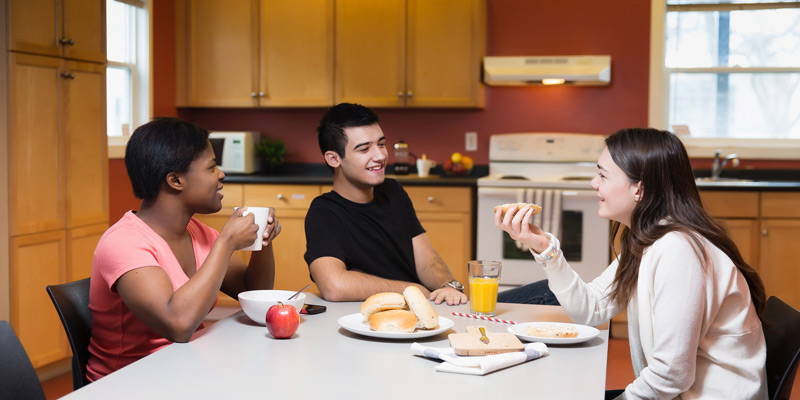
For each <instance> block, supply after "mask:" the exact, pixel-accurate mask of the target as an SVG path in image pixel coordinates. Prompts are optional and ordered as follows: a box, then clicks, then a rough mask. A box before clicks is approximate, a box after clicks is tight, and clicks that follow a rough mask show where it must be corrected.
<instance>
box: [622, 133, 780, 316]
mask: <svg viewBox="0 0 800 400" xmlns="http://www.w3.org/2000/svg"><path fill="white" fill-rule="evenodd" d="M606 146H607V147H608V151H609V153H610V154H611V158H612V159H613V160H614V162H615V163H616V164H617V166H619V167H620V169H622V171H623V172H625V175H627V176H628V178H629V179H630V181H631V183H636V182H641V183H642V197H641V199H640V201H639V202H638V203H637V204H636V207H635V208H634V210H633V216H632V217H631V226H630V228H628V229H621V228H624V227H623V226H622V225H621V224H620V223H619V222H614V223H613V224H612V228H611V229H612V230H611V245H612V251H614V250H613V248H614V246H613V243H614V238H615V237H616V236H617V235H618V234H619V235H620V261H619V268H618V269H617V274H616V277H615V278H614V285H615V286H614V291H613V292H612V294H611V299H612V300H615V301H616V302H617V304H620V305H621V306H623V307H624V306H626V305H627V304H628V302H629V301H630V298H631V296H632V294H633V292H634V290H635V289H636V284H637V279H638V275H639V264H640V263H641V260H642V255H643V254H644V251H645V250H646V249H647V248H648V247H650V246H651V245H652V244H653V243H654V242H655V241H656V240H658V239H660V238H661V237H662V236H664V235H665V234H667V233H669V232H675V231H677V232H681V233H684V234H685V235H686V236H687V237H688V238H691V239H692V245H693V247H694V249H695V253H696V254H697V256H698V258H702V260H703V262H705V263H708V261H709V257H708V254H707V253H706V251H705V247H704V246H703V245H702V242H701V239H700V237H703V238H705V239H707V240H708V241H709V242H711V243H712V244H713V245H714V246H716V247H718V248H719V249H720V250H722V251H723V252H724V253H725V254H727V255H728V257H730V259H731V260H732V261H733V263H734V264H735V265H736V267H737V268H738V269H739V271H740V272H741V273H742V275H744V278H745V279H746V280H747V286H748V287H749V288H750V297H751V298H752V300H753V305H754V306H755V309H756V312H757V313H758V315H759V316H760V315H761V310H762V309H763V308H764V303H765V302H766V292H765V290H764V283H763V282H762V281H761V278H760V277H759V276H758V273H757V272H756V270H755V269H753V267H751V266H749V265H747V263H746V262H745V261H744V259H743V258H742V255H741V254H740V253H739V249H738V248H737V247H736V245H735V244H734V243H733V240H731V238H730V237H729V236H728V234H727V232H726V229H725V227H724V226H723V225H721V224H720V223H718V222H716V221H715V220H714V219H712V218H711V217H710V216H709V215H708V213H707V212H706V210H705V209H704V208H703V205H702V203H701V201H700V193H698V191H697V185H696V184H695V179H694V173H693V172H692V167H691V164H690V162H689V156H688V154H687V153H686V148H684V147H683V143H681V141H680V140H679V139H678V138H677V137H676V136H675V135H673V134H672V133H670V132H667V131H660V130H657V129H651V128H632V129H623V130H620V131H618V132H616V133H615V134H613V135H611V136H609V137H608V138H606ZM664 219H668V220H669V223H668V224H661V223H660V222H661V221H662V220H664ZM698 235H699V236H700V237H699V236H698Z"/></svg>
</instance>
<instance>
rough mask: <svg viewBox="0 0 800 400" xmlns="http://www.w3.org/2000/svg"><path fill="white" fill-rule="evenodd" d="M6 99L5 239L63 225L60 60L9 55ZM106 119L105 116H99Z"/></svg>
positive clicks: (62, 226)
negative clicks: (6, 207) (6, 181)
mask: <svg viewBox="0 0 800 400" xmlns="http://www.w3.org/2000/svg"><path fill="white" fill-rule="evenodd" d="M9 59H10V64H11V66H10V69H9V76H10V78H11V79H9V96H8V107H9V112H8V119H9V125H8V131H9V132H8V133H9V134H8V144H9V146H8V161H9V163H8V171H9V192H8V197H9V219H10V220H11V224H10V226H11V228H10V232H9V233H10V234H11V235H12V236H16V235H24V234H29V233H34V232H43V231H48V230H55V229H62V228H64V226H65V206H64V190H63V188H64V180H63V173H64V164H63V158H62V156H61V148H62V145H63V144H62V138H61V136H60V135H59V132H60V129H59V109H60V108H61V105H60V99H59V90H60V87H61V81H62V80H65V79H67V78H64V77H62V76H61V72H63V71H62V68H61V67H62V63H63V59H60V58H54V57H43V56H35V55H30V54H15V53H11V55H10V57H9ZM103 115H105V113H103Z"/></svg>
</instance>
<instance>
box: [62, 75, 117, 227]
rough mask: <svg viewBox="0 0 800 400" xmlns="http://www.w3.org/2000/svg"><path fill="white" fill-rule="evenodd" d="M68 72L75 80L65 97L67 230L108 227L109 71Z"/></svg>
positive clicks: (66, 82)
mask: <svg viewBox="0 0 800 400" xmlns="http://www.w3.org/2000/svg"><path fill="white" fill-rule="evenodd" d="M65 72H66V73H67V74H71V76H74V78H68V79H64V80H63V82H64V90H63V96H62V97H63V102H62V103H63V105H64V106H63V110H64V119H63V120H64V122H63V135H62V136H63V137H64V155H65V157H66V172H67V173H65V174H64V175H65V179H66V194H67V226H68V227H77V226H84V225H90V224H96V223H104V224H108V214H109V211H108V139H107V137H106V113H105V110H106V96H105V93H106V84H105V80H106V69H105V66H104V65H103V64H94V63H81V62H74V61H71V62H68V63H67V68H66V71H65Z"/></svg>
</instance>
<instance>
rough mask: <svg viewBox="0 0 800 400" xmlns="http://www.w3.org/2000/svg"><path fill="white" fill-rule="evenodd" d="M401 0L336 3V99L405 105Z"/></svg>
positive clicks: (402, 8)
mask: <svg viewBox="0 0 800 400" xmlns="http://www.w3.org/2000/svg"><path fill="white" fill-rule="evenodd" d="M405 8H406V0H382V1H372V0H337V1H336V102H337V103H338V102H349V103H360V104H364V105H365V106H383V107H387V106H402V105H405V92H406V87H405V80H406V76H405V73H406V61H405V59H406V54H405V52H406V11H405Z"/></svg>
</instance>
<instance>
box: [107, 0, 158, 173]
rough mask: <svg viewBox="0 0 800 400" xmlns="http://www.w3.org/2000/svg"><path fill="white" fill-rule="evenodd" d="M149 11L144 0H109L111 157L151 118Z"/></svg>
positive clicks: (109, 132) (108, 80)
mask: <svg viewBox="0 0 800 400" xmlns="http://www.w3.org/2000/svg"><path fill="white" fill-rule="evenodd" d="M148 14H149V10H148V4H147V3H146V2H145V1H143V0H106V43H107V49H106V52H107V54H108V66H107V69H106V112H107V124H108V128H107V129H108V130H107V132H108V143H109V157H112V158H116V157H121V156H122V155H124V147H125V144H126V143H127V141H128V138H129V137H130V134H131V132H132V131H133V129H135V128H136V127H137V126H139V125H141V124H143V123H145V122H147V121H148V120H149V118H150V104H149V103H150V92H149V87H150V85H149V80H150V79H149V51H150V49H149V39H148V36H149V35H148V33H149V32H148V31H149V16H148Z"/></svg>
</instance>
